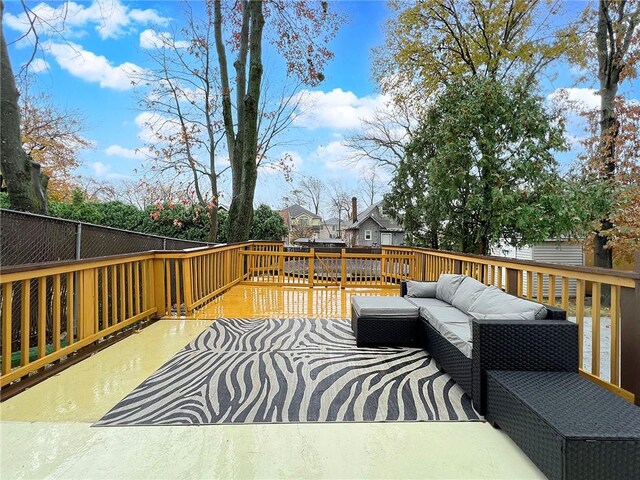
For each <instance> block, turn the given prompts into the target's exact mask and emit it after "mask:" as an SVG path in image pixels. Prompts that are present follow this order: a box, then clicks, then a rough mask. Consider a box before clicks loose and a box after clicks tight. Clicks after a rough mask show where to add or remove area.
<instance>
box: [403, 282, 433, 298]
mask: <svg viewBox="0 0 640 480" xmlns="http://www.w3.org/2000/svg"><path fill="white" fill-rule="evenodd" d="M407 297H415V298H435V297H436V282H416V281H413V280H408V281H407Z"/></svg>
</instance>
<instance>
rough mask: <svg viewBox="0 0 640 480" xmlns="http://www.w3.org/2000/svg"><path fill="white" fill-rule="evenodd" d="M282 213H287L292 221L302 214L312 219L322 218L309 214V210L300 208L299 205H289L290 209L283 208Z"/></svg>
mask: <svg viewBox="0 0 640 480" xmlns="http://www.w3.org/2000/svg"><path fill="white" fill-rule="evenodd" d="M283 211H285V212H289V217H291V218H292V219H293V218H297V217H299V216H300V215H303V214H307V215H309V216H310V217H313V218H322V217H320V215H316V214H315V213H313V212H310V211H309V210H307V209H306V208H304V207H301V206H300V205H291V206H290V207H287V208H284V209H283Z"/></svg>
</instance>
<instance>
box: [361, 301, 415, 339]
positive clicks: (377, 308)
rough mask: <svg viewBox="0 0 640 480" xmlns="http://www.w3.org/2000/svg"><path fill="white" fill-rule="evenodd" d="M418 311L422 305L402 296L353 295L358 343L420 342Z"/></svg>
mask: <svg viewBox="0 0 640 480" xmlns="http://www.w3.org/2000/svg"><path fill="white" fill-rule="evenodd" d="M418 315H419V309H418V307H416V306H415V305H414V304H413V303H411V302H409V301H407V300H405V299H404V298H401V297H377V296H354V297H352V299H351V328H352V329H353V333H354V334H355V336H356V344H357V345H358V347H365V346H381V345H386V346H391V347H416V346H418Z"/></svg>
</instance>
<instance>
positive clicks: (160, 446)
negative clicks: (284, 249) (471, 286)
mask: <svg viewBox="0 0 640 480" xmlns="http://www.w3.org/2000/svg"><path fill="white" fill-rule="evenodd" d="M317 292H318V293H317ZM369 292H370V293H374V292H373V291H369ZM354 293H355V294H362V293H366V292H362V291H360V292H352V291H344V290H342V291H341V290H340V289H308V288H286V289H285V288H281V289H274V288H267V287H255V286H236V287H234V288H233V289H231V290H230V291H229V292H228V293H226V294H225V295H223V296H222V297H220V298H219V299H217V300H216V301H214V302H212V303H211V304H209V306H207V307H206V308H205V309H203V311H201V312H198V313H197V314H196V315H195V316H196V317H198V318H197V319H168V318H167V319H163V320H160V321H158V322H156V323H154V324H153V325H151V326H149V327H147V328H145V329H144V330H142V331H141V332H140V333H138V334H135V335H132V336H130V337H128V338H126V339H124V340H122V341H121V342H119V343H117V344H116V345H113V346H111V347H109V348H107V349H105V350H103V351H101V352H99V353H97V354H95V355H94V356H92V357H91V358H89V359H87V360H85V361H83V362H81V363H79V364H77V365H74V366H72V367H70V368H68V369H67V370H65V371H63V372H62V373H60V374H58V375H56V376H54V377H52V378H50V379H48V380H46V381H44V382H42V383H40V384H39V385H37V386H35V387H33V388H31V389H29V390H27V391H25V392H23V393H21V394H20V395H17V396H16V397H14V398H12V399H9V400H7V401H5V402H3V403H2V404H0V418H1V420H2V421H1V423H0V442H1V444H0V449H1V452H2V453H1V454H0V455H1V463H0V477H2V478H82V479H88V478H118V479H127V478H132V479H133V478H150V479H160V478H181V479H183V478H188V479H197V478H242V479H244V478H456V479H457V478H463V479H467V478H468V479H475V478H495V479H498V478H504V479H533V478H545V477H544V476H543V475H542V473H541V472H540V471H539V470H538V469H537V467H536V466H535V465H533V463H531V461H530V460H529V459H528V458H527V457H526V456H525V455H524V454H523V453H522V452H521V451H520V449H519V448H518V447H517V446H516V445H515V444H514V443H513V442H512V441H511V440H510V439H509V438H508V437H507V436H506V435H505V434H504V433H502V432H501V431H499V430H495V429H493V428H492V427H491V426H490V425H488V424H487V423H482V422H426V423H417V422H413V423H412V422H403V423H401V422H397V423H391V422H389V423H353V424H351V423H324V424H309V423H305V424H269V425H210V426H199V427H188V426H176V427H160V426H158V427H91V425H92V423H93V422H95V421H97V420H98V419H99V418H101V417H102V416H103V415H104V414H105V413H106V412H107V411H108V410H109V409H111V408H112V407H113V406H114V405H115V404H116V403H117V402H118V401H119V400H121V399H122V398H123V397H124V396H125V395H127V394H128V393H129V392H131V390H133V389H134V388H135V387H136V386H137V385H138V384H140V383H141V382H142V381H143V380H144V379H146V378H147V377H148V376H149V375H150V374H151V373H153V372H154V371H155V370H156V369H157V368H158V367H160V366H161V365H162V364H163V363H164V362H165V361H167V360H168V359H169V358H171V356H172V355H174V354H175V353H176V352H177V351H178V350H180V349H181V348H182V347H183V346H184V345H186V344H187V343H188V342H189V341H190V340H192V339H193V338H195V337H196V336H197V335H198V334H199V333H200V332H202V331H203V330H204V329H205V328H207V326H208V325H210V324H211V322H212V320H211V318H219V317H222V316H227V317H254V318H255V317H276V316H280V317H288V316H325V317H330V318H336V317H345V316H348V312H347V310H348V305H349V299H350V295H351V294H354ZM375 293H380V292H375ZM381 293H385V292H384V291H383V292H381ZM387 293H390V294H396V292H395V291H394V290H388V291H387ZM303 302H306V303H304V305H305V306H304V307H302V306H301V303H303ZM305 312H306V313H305ZM205 316H207V317H208V318H209V319H207V320H205V319H203V317H205Z"/></svg>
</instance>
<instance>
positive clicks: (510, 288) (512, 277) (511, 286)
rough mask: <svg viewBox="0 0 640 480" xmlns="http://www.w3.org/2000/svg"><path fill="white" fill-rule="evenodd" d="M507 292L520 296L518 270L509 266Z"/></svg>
mask: <svg viewBox="0 0 640 480" xmlns="http://www.w3.org/2000/svg"><path fill="white" fill-rule="evenodd" d="M506 279H507V285H506V286H505V292H507V293H509V294H511V295H515V296H518V270H515V269H513V268H507V274H506Z"/></svg>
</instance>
